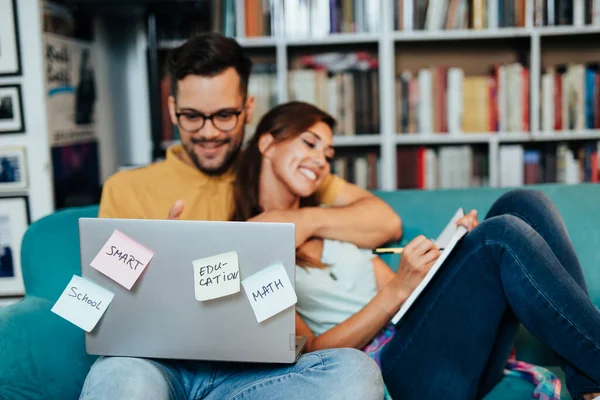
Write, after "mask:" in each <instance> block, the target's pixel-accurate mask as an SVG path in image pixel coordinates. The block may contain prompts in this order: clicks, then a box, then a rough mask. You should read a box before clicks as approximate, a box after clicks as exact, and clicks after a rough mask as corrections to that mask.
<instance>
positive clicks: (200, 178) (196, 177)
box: [166, 144, 239, 186]
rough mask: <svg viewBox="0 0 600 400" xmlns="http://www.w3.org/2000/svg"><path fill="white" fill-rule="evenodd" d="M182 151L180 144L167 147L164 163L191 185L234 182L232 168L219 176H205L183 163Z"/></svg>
mask: <svg viewBox="0 0 600 400" xmlns="http://www.w3.org/2000/svg"><path fill="white" fill-rule="evenodd" d="M182 151H185V150H184V149H183V146H182V145H181V144H175V145H172V146H169V148H168V149H167V157H166V163H167V165H169V166H170V167H171V168H173V169H174V170H175V172H176V173H177V175H178V176H180V177H181V178H182V179H184V180H185V181H187V182H189V183H191V184H193V185H194V186H203V185H205V184H206V183H209V182H213V183H218V182H234V181H235V171H234V169H233V168H230V169H229V170H227V171H226V172H224V173H223V174H221V175H214V176H213V175H207V174H205V173H204V172H202V171H200V170H199V169H198V168H196V167H193V166H191V165H188V164H186V163H185V162H183V161H182V160H181V158H180V154H181V152H182ZM238 157H239V155H238Z"/></svg>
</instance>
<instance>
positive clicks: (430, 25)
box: [393, 0, 527, 31]
mask: <svg viewBox="0 0 600 400" xmlns="http://www.w3.org/2000/svg"><path fill="white" fill-rule="evenodd" d="M526 1H527V0H514V1H513V0H511V1H508V0H506V1H505V0H394V3H393V4H394V15H395V16H396V18H395V21H394V25H395V29H396V30H399V31H411V30H424V31H438V30H445V29H448V30H450V29H453V30H456V29H458V30H465V29H474V30H482V29H497V28H508V27H517V28H524V27H525V26H526V15H525V14H526V13H525V2H526Z"/></svg>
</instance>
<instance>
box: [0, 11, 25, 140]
mask: <svg viewBox="0 0 600 400" xmlns="http://www.w3.org/2000/svg"><path fill="white" fill-rule="evenodd" d="M0 1H2V0H0ZM0 29H1V28H0ZM0 51H2V50H0ZM24 121H25V119H24V116H23V101H22V99H21V86H20V85H0V134H2V133H23V132H25V122H24Z"/></svg>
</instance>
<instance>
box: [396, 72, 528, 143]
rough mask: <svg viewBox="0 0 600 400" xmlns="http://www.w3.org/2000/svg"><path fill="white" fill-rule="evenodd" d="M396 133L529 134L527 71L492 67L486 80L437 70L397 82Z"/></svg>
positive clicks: (405, 74)
mask: <svg viewBox="0 0 600 400" xmlns="http://www.w3.org/2000/svg"><path fill="white" fill-rule="evenodd" d="M395 91H396V93H395V98H396V132H399V133H404V134H419V133H421V134H429V133H441V134H460V133H482V132H527V131H529V114H530V111H529V69H528V68H527V67H524V66H522V65H521V64H519V63H511V64H503V65H493V66H492V67H491V68H490V72H489V74H488V75H485V76H465V74H464V72H463V71H462V70H461V69H460V68H448V67H445V66H437V67H432V68H422V69H420V70H419V71H417V72H416V73H413V72H412V71H403V72H402V73H400V74H399V75H398V76H396V84H395Z"/></svg>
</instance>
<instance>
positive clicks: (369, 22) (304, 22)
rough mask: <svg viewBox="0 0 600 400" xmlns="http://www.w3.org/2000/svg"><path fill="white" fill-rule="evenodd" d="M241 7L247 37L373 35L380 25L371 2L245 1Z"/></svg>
mask: <svg viewBox="0 0 600 400" xmlns="http://www.w3.org/2000/svg"><path fill="white" fill-rule="evenodd" d="M244 6H245V14H244V23H245V24H246V36H247V37H258V36H277V37H288V38H303V37H323V36H327V35H329V34H332V33H375V32H378V31H379V25H380V17H379V1H374V0H286V1H285V2H282V1H280V0H245V2H244ZM278 15H280V17H279V18H278V17H277V16H278Z"/></svg>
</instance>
